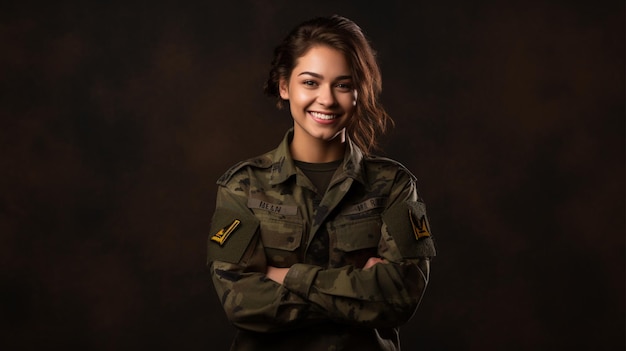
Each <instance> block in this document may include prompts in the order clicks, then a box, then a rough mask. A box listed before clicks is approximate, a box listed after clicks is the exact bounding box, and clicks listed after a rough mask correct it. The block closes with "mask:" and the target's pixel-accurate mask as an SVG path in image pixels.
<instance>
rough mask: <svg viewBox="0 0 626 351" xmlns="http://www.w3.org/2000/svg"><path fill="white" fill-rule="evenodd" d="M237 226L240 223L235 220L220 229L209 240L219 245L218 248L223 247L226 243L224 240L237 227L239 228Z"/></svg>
mask: <svg viewBox="0 0 626 351" xmlns="http://www.w3.org/2000/svg"><path fill="white" fill-rule="evenodd" d="M239 224H241V221H240V220H238V219H235V220H234V221H233V223H231V224H230V225H229V226H227V227H224V228H222V229H220V231H219V232H217V233H216V234H215V235H213V236H212V237H211V240H212V241H215V242H216V243H218V244H220V246H223V245H224V243H225V242H226V239H228V237H229V236H230V235H231V234H232V233H233V232H234V231H235V230H236V229H237V227H239Z"/></svg>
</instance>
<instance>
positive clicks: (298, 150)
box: [289, 132, 346, 163]
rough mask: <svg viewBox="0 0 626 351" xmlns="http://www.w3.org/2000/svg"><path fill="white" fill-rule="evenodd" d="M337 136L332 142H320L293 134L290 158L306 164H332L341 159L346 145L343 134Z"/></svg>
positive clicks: (306, 136) (309, 137)
mask: <svg viewBox="0 0 626 351" xmlns="http://www.w3.org/2000/svg"><path fill="white" fill-rule="evenodd" d="M343 133H344V132H342V133H341V134H339V135H337V136H336V137H334V138H333V139H332V140H320V139H317V138H313V137H311V136H310V135H299V133H294V136H293V140H292V141H291V144H290V145H289V150H290V151H291V157H292V158H293V159H294V160H298V161H303V162H308V163H325V162H333V161H337V160H340V159H342V158H343V156H344V153H345V150H346V143H345V134H343Z"/></svg>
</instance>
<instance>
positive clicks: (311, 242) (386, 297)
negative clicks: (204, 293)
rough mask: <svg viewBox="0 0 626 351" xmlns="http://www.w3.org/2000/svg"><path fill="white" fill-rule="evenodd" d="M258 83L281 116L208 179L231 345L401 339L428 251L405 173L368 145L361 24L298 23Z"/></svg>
mask: <svg viewBox="0 0 626 351" xmlns="http://www.w3.org/2000/svg"><path fill="white" fill-rule="evenodd" d="M265 91H266V93H267V94H269V95H270V96H273V97H275V98H277V101H278V103H277V104H278V106H279V107H281V108H282V107H285V106H287V105H288V106H289V109H290V112H291V116H292V118H293V121H294V126H293V129H291V130H289V131H288V132H287V134H286V135H285V138H284V139H283V141H282V143H281V144H280V145H279V146H278V148H276V149H275V150H273V151H270V152H268V153H266V154H264V155H261V156H259V157H256V158H253V159H250V160H246V161H243V162H240V163H238V164H237V165H236V166H234V167H232V168H231V169H230V170H228V171H227V172H226V173H225V174H224V175H223V176H222V177H221V178H220V179H219V180H218V182H217V183H218V186H219V187H218V192H217V201H216V210H215V214H214V215H213V219H212V223H211V235H210V237H209V242H208V264H209V266H210V268H211V274H212V278H213V283H214V285H215V289H216V291H217V294H218V296H220V298H221V303H222V306H223V308H224V310H225V312H226V314H227V316H228V318H229V319H230V321H231V322H232V323H233V324H234V325H235V326H236V327H237V329H238V333H237V336H236V337H235V340H234V342H233V345H232V348H231V350H295V349H300V350H330V349H332V350H399V349H400V342H399V337H398V328H399V327H400V326H401V325H402V324H404V323H406V322H407V321H408V320H409V319H411V318H412V317H413V315H414V313H415V311H416V309H417V306H418V304H419V302H420V301H421V299H422V296H423V294H424V291H425V289H426V286H427V284H428V278H429V272H430V260H431V258H432V257H433V256H435V248H434V245H433V240H432V238H431V234H430V233H431V232H430V226H429V224H428V220H427V217H426V210H425V205H424V203H423V201H422V199H421V198H420V197H419V195H418V193H417V189H416V180H415V178H414V177H413V175H412V174H411V173H410V172H409V171H408V170H407V169H406V168H405V167H403V166H402V165H401V164H399V163H398V162H396V161H393V160H389V159H386V158H379V157H376V156H373V155H371V150H372V149H373V148H374V147H375V146H376V138H377V136H378V135H379V134H380V133H381V132H383V131H384V130H385V127H386V125H387V123H389V122H390V121H391V120H390V118H389V116H388V115H387V113H386V112H385V110H384V109H383V108H382V106H381V105H380V103H379V99H378V97H379V94H380V92H381V82H380V72H379V69H378V65H377V63H376V60H375V58H374V52H373V50H372V48H371V47H370V45H369V43H368V42H367V40H366V39H365V37H364V35H363V33H362V31H361V29H360V28H359V27H358V26H357V25H356V24H355V23H354V22H352V21H350V20H348V19H346V18H343V17H339V16H332V17H324V18H315V19H312V20H310V21H308V22H305V23H303V24H301V25H299V26H298V27H296V28H295V29H294V30H293V31H292V32H291V33H290V34H289V35H288V36H287V37H286V38H285V40H284V41H283V42H282V43H281V44H280V45H279V46H278V47H277V48H276V50H275V57H274V61H273V63H272V69H271V71H270V77H269V79H268V82H267V85H266V88H265Z"/></svg>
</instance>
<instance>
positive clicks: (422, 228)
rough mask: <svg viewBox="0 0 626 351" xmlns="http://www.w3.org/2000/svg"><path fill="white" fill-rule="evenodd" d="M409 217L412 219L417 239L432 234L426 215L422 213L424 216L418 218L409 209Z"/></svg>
mask: <svg viewBox="0 0 626 351" xmlns="http://www.w3.org/2000/svg"><path fill="white" fill-rule="evenodd" d="M409 218H410V219H411V225H412V226H413V234H415V240H419V239H421V238H427V237H429V236H430V230H429V229H428V220H427V219H426V215H422V217H420V218H419V219H416V218H415V216H413V213H411V210H410V209H409Z"/></svg>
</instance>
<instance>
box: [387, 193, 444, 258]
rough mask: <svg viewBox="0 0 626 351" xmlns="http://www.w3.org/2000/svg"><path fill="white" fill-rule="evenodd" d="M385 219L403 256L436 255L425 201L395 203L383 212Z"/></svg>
mask: <svg viewBox="0 0 626 351" xmlns="http://www.w3.org/2000/svg"><path fill="white" fill-rule="evenodd" d="M383 221H384V222H385V224H386V225H387V230H388V231H389V234H390V235H391V236H392V237H393V239H394V240H395V241H396V242H397V244H398V249H399V250H400V254H401V255H402V257H404V258H416V257H434V256H436V251H435V245H434V242H433V239H432V237H431V235H430V226H429V224H428V219H427V217H426V208H425V205H424V203H422V202H417V201H407V202H399V203H397V204H394V205H393V206H391V207H390V208H388V209H387V210H386V211H385V212H384V213H383Z"/></svg>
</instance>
